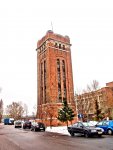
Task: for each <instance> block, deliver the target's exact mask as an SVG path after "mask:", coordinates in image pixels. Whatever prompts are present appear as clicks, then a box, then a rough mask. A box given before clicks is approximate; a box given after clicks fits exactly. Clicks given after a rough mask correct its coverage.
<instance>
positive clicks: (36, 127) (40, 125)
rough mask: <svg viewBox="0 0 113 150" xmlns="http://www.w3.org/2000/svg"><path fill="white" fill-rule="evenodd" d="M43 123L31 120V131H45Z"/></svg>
mask: <svg viewBox="0 0 113 150" xmlns="http://www.w3.org/2000/svg"><path fill="white" fill-rule="evenodd" d="M45 128H46V127H45V125H44V123H42V122H33V123H32V125H31V131H45Z"/></svg>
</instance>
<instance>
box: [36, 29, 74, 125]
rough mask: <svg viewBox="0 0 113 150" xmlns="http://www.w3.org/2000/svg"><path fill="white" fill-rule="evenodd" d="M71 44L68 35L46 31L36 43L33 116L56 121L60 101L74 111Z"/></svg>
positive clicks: (60, 104)
mask: <svg viewBox="0 0 113 150" xmlns="http://www.w3.org/2000/svg"><path fill="white" fill-rule="evenodd" d="M70 47H71V44H70V39H69V37H68V36H62V35H59V34H55V33H54V32H53V31H51V30H49V31H47V33H46V35H45V36H44V37H43V38H42V39H40V40H39V41H38V42H37V118H39V119H41V120H43V121H46V124H48V123H47V122H48V120H52V124H58V123H59V121H58V120H57V113H58V109H59V108H60V107H61V106H62V102H63V100H67V102H68V104H69V105H70V106H72V108H73V110H74V111H75V103H74V88H73V74H72V61H71V49H70Z"/></svg>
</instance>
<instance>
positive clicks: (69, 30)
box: [0, 0, 113, 112]
mask: <svg viewBox="0 0 113 150" xmlns="http://www.w3.org/2000/svg"><path fill="white" fill-rule="evenodd" d="M51 22H52V24H53V31H54V32H55V33H58V34H61V35H64V36H65V35H68V36H69V37H70V40H71V44H72V47H71V52H72V66H73V79H74V90H77V91H81V90H82V89H84V88H85V87H86V85H87V84H90V83H91V82H92V80H97V81H99V83H100V87H101V86H105V83H106V82H111V81H113V69H112V64H113V2H112V0H95V1H92V0H85V1H84V0H79V1H78V0H70V1H69V0H67V1H65V0H62V1H61V0H56V1H53V0H48V1H46V0H41V1H40V0H32V1H31V0H19V1H15V0H10V1H8V0H5V1H2V2H1V3H0V87H1V88H2V91H1V93H0V98H2V99H3V101H4V105H8V104H10V103H11V102H12V101H22V102H23V103H26V104H27V105H28V108H29V112H32V111H33V106H34V105H35V104H36V103H37V102H36V101H37V64H36V63H37V60H36V55H37V54H36V51H35V49H36V45H37V41H38V40H39V39H40V38H41V37H42V36H44V35H45V34H46V32H47V30H50V29H52V27H51Z"/></svg>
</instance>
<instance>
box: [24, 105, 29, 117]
mask: <svg viewBox="0 0 113 150" xmlns="http://www.w3.org/2000/svg"><path fill="white" fill-rule="evenodd" d="M23 108H24V114H25V116H26V117H27V116H28V112H29V111H28V106H27V104H24V106H23Z"/></svg>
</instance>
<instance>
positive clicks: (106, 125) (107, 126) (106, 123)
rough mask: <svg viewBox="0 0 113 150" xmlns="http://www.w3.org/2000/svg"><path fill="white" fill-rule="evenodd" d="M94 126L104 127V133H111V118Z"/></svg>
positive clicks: (112, 129) (112, 128) (112, 131)
mask: <svg viewBox="0 0 113 150" xmlns="http://www.w3.org/2000/svg"><path fill="white" fill-rule="evenodd" d="M96 127H100V128H102V129H104V133H105V134H109V135H113V120H103V121H100V122H98V123H97V124H96Z"/></svg>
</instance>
